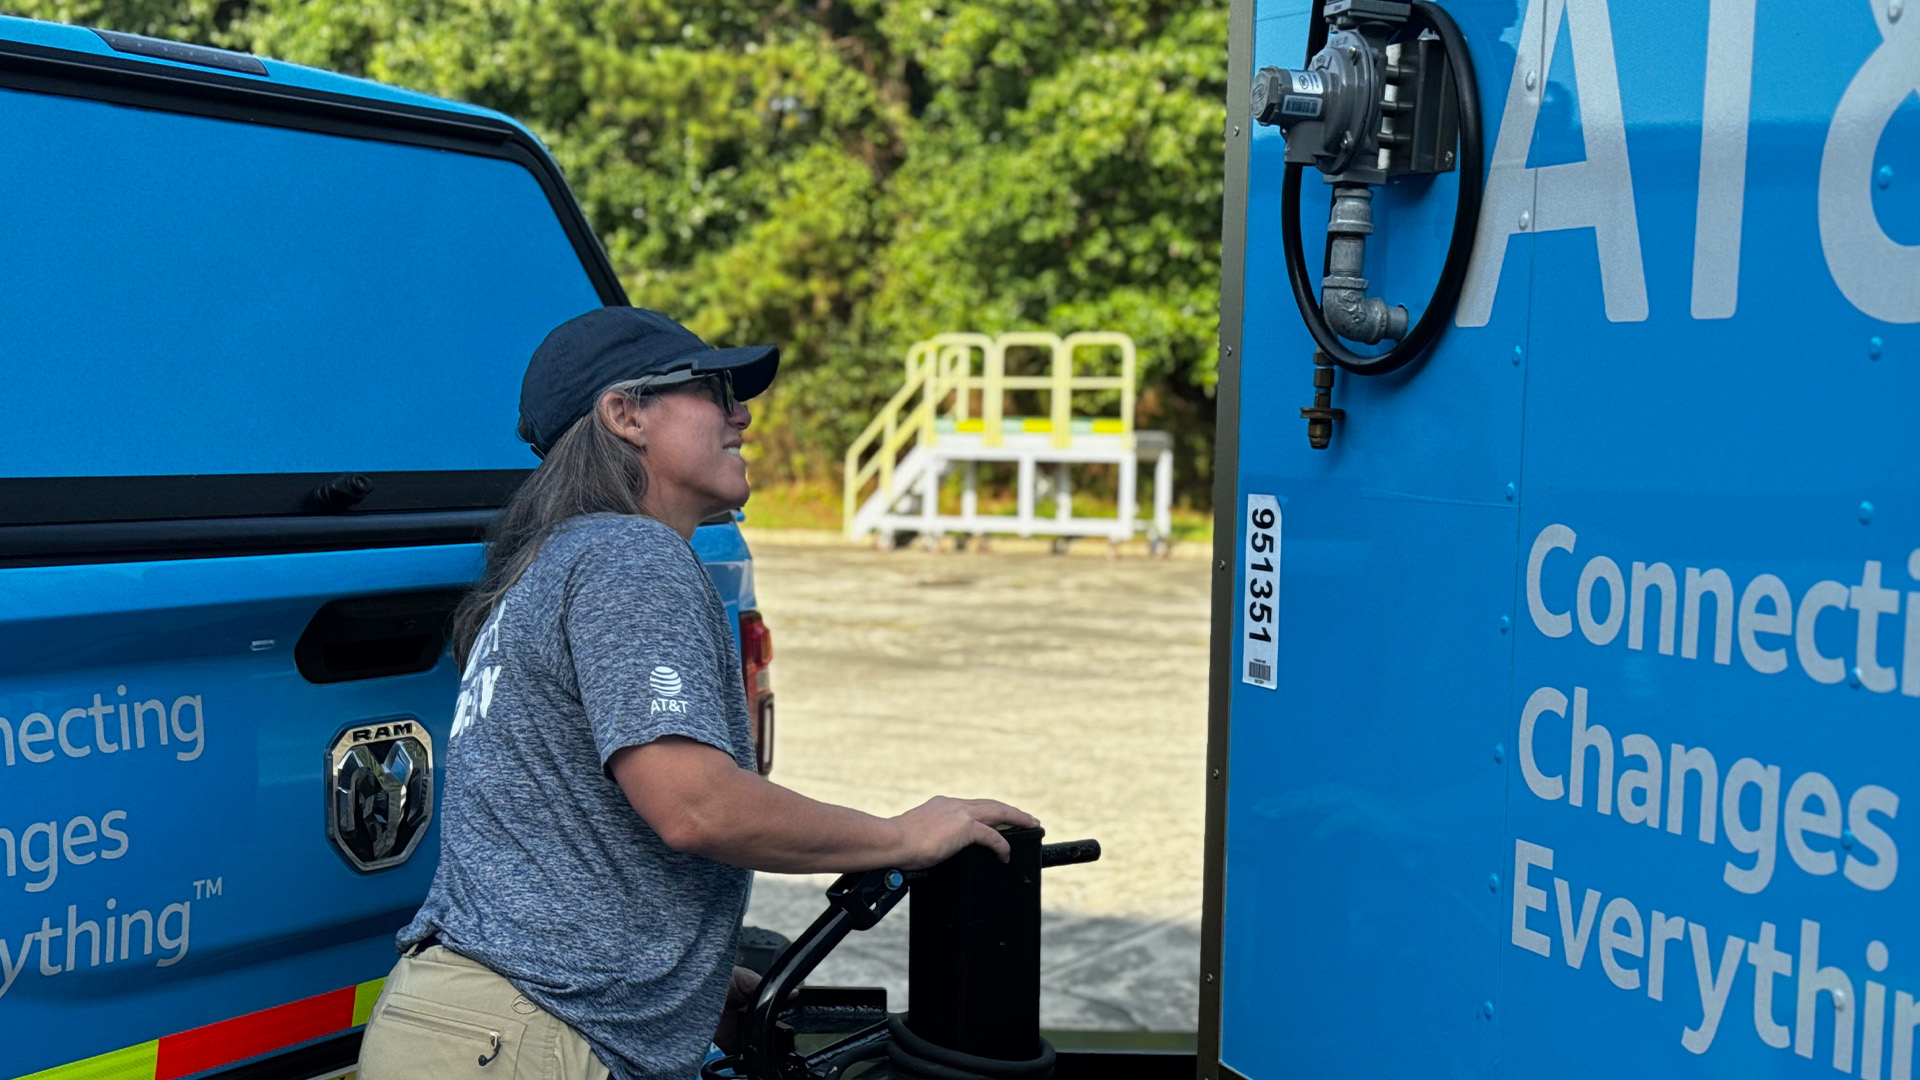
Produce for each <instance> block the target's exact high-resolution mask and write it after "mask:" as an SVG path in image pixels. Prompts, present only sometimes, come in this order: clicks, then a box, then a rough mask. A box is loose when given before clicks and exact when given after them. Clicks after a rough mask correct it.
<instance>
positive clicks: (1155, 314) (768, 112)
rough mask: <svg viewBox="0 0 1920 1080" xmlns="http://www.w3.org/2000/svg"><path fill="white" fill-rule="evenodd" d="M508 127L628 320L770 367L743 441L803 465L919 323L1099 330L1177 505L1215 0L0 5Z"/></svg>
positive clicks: (1204, 255) (1192, 413)
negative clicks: (1157, 439)
mask: <svg viewBox="0 0 1920 1080" xmlns="http://www.w3.org/2000/svg"><path fill="white" fill-rule="evenodd" d="M7 6H8V8H9V10H10V11H12V12H13V13H15V14H23V15H30V16H35V17H40V18H51V19H57V20H61V21H68V22H79V23H84V24H88V25H94V26H101V27H106V28H113V29H122V30H130V31H134V32H139V33H148V34H157V35H161V36H167V37H173V38H177V39H182V40H191V41H199V42H204V43H209V44H215V45H222V46H226V47H230V48H240V49H245V50H248V51H252V52H256V53H259V54H262V55H266V56H272V57H277V58H280V59H284V60H290V61H294V62H297V63H303V64H311V65H315V66H319V67H324V68H330V69H333V70H338V71H344V72H348V73H351V74H356V75H364V76H367V77H369V78H373V79H377V80H380V81H382V82H388V83H394V84H398V85H402V86H408V87H413V88H416V89H419V90H423V91H426V92H428V93H432V94H437V95H441V96H445V97H454V98H460V99H463V100H466V101H471V102H474V103H477V104H480V105H484V106H488V107H491V108H494V109H498V110H500V111H502V112H506V113H509V114H511V115H513V116H514V117H516V118H518V119H520V120H521V121H523V122H524V123H526V124H527V125H528V126H530V127H531V128H532V129H533V130H534V131H535V132H536V133H537V134H538V135H539V136H540V137H541V138H542V139H543V140H545V141H546V143H547V144H548V146H549V147H551V148H552V150H553V152H554V155H555V157H556V158H557V159H558V160H559V162H560V164H561V166H562V168H563V169H565V171H566V173H567V176H568V178H569V180H570V182H571V183H572V185H573V188H574V191H575V193H576V194H577V195H578V196H579V199H580V202H581V204H582V206H584V207H585V209H586V212H587V215H588V217H589V219H590V220H591V221H592V222H593V225H594V228H595V229H596V231H597V232H598V233H599V235H600V237H601V239H602V241H603V242H604V243H605V244H606V247H607V250H608V253H609V254H610V255H611V257H612V259H613V262H614V265H615V267H616V268H617V269H618V270H619V272H620V274H621V277H622V279H623V280H624V281H625V282H626V285H627V288H628V291H629V293H630V295H631V296H632V298H633V300H634V302H635V303H637V304H642V305H645V306H649V307H657V308H660V309H662V310H665V311H668V312H670V313H673V314H675V315H676V316H678V317H680V318H682V319H683V320H685V321H686V322H688V323H689V324H690V325H691V326H693V327H694V328H695V329H696V330H697V331H699V332H700V333H701V334H702V335H704V336H706V337H708V338H709V339H711V340H715V341H720V342H728V343H742V342H748V341H776V342H779V343H781V344H782V345H783V346H784V348H785V353H786V357H787V361H786V363H785V365H784V368H783V372H784V373H783V375H782V378H781V380H780V383H779V384H778V385H777V387H776V391H775V393H774V394H773V395H771V400H769V401H768V402H767V403H766V411H767V412H768V413H769V415H768V416H766V417H763V420H762V423H763V429H762V441H763V443H765V444H766V446H767V448H768V451H769V463H771V464H774V465H775V466H776V467H777V468H779V469H780V470H782V471H784V472H785V473H787V474H788V475H791V476H796V477H807V476H812V477H824V476H826V475H828V474H829V473H830V472H831V471H832V470H833V468H834V467H835V466H836V465H837V463H838V461H839V456H840V453H841V451H842V450H843V448H844V447H845V446H846V445H847V443H848V441H849V440H850V439H851V438H852V436H853V435H854V434H855V433H857V432H858V430H859V428H860V427H861V426H862V425H863V424H864V423H865V421H866V419H867V418H868V417H869V416H870V415H871V414H872V410H873V409H874V407H875V406H876V405H877V403H878V402H879V401H881V400H884V399H885V397H886V396H887V395H888V394H890V393H891V392H892V390H893V389H895V388H896V386H897V379H898V377H899V372H900V370H901V367H900V357H901V356H902V355H903V353H904V350H905V347H906V346H907V345H908V344H909V343H910V342H912V341H914V340H916V339H918V338H921V337H924V336H926V335H928V334H931V333H935V332H939V331H943V330H960V329H968V330H981V331H985V332H988V333H998V332H1001V331H1005V330H1014V329H1056V330H1062V331H1064V330H1072V329H1117V330H1124V331H1126V332H1128V333H1131V334H1132V335H1133V336H1134V338H1135V340H1136V341H1138V343H1139V344H1140V347H1141V358H1142V368H1143V372H1142V374H1143V379H1144V388H1143V395H1142V400H1141V421H1142V423H1143V425H1144V426H1158V427H1164V428H1169V429H1171V430H1173V431H1175V432H1176V434H1177V435H1178V436H1179V437H1180V443H1181V450H1182V452H1181V455H1180V456H1181V458H1182V465H1183V468H1182V470H1181V471H1182V473H1183V474H1184V476H1185V483H1184V484H1183V487H1184V489H1185V493H1186V495H1187V496H1188V497H1189V498H1195V499H1198V500H1200V501H1202V502H1204V500H1205V498H1206V490H1205V485H1204V481H1205V479H1206V476H1207V470H1208V465H1209V464H1210V456H1211V450H1210V447H1211V442H1212V440H1211V434H1212V414H1213V409H1212V388H1213V381H1214V356H1215V350H1216V343H1217V340H1218V339H1217V334H1216V322H1217V314H1216V313H1217V311H1218V303H1219V288H1218V276H1219V255H1220V248H1219V230H1220V210H1219V207H1220V197H1221V190H1222V174H1221V158H1222V148H1221V137H1222V126H1223V123H1224V120H1225V115H1224V107H1223V100H1224V96H1225V81H1224V73H1225V66H1226V36H1227V28H1226V22H1227V15H1226V10H1225V7H1226V5H1225V0H806V2H796V0H758V2H754V0H706V2H704V3H697V4H685V3H667V2H665V0H12V2H10V3H9V4H8V5H7Z"/></svg>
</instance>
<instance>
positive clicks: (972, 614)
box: [748, 531, 1208, 1031]
mask: <svg viewBox="0 0 1920 1080" xmlns="http://www.w3.org/2000/svg"><path fill="white" fill-rule="evenodd" d="M748 539H749V542H750V543H752V545H753V550H754V561H755V567H756V571H755V573H756V587H757V590H758V593H759V598H760V609H761V611H762V612H763V613H764V614H765V615H766V618H767V623H768V625H769V626H770V627H771V628H772V630H773V639H774V664H773V678H774V690H775V693H776V694H777V695H778V702H779V710H780V711H779V730H778V733H777V735H776V741H775V747H776V756H775V763H774V773H773V778H774V779H775V780H777V781H779V782H780V783H782V784H785V785H787V786H789V787H792V788H794V789H796V790H798V791H801V792H803V793H805V794H807V795H811V796H813V797H815V798H819V799H825V800H829V801H832V802H839V803H844V804H847V805H851V806H856V807H859V808H861V809H864V810H869V811H872V812H874V813H878V814H894V813H898V812H900V811H903V810H906V809H909V808H911V807H912V806H914V805H917V804H918V803H919V802H921V801H922V800H923V799H925V798H927V797H928V796H931V795H936V794H942V795H958V796H983V797H991V798H998V799H1002V800H1005V801H1007V802H1010V803H1013V804H1015V805H1017V806H1020V807H1021V808H1023V809H1025V810H1027V811H1029V812H1031V813H1033V814H1034V815H1035V816H1037V817H1039V818H1040V819H1041V820H1042V821H1043V822H1044V823H1045V824H1046V827H1047V834H1048V838H1049V839H1052V840H1067V839H1078V838H1081V837H1089V836H1090V837H1095V838H1097V839H1099V840H1100V842H1101V844H1102V846H1103V848H1104V851H1105V854H1104V856H1103V857H1102V859H1101V861H1100V862H1098V863H1095V864H1092V865H1087V866H1075V867H1066V868H1062V869H1060V870H1057V871H1053V872H1051V873H1049V875H1048V876H1047V879H1046V883H1045V889H1046V891H1045V894H1044V897H1043V902H1044V904H1045V907H1046V916H1045V924H1044V934H1043V936H1044V941H1045V944H1044V947H1043V956H1042V965H1043V972H1042V982H1043V999H1042V1021H1043V1023H1044V1024H1045V1025H1046V1026H1047V1027H1050V1028H1071V1029H1133V1030H1155V1031H1190V1030H1192V1029H1193V1027H1194V1023H1195V1009H1196V1007H1197V1000H1198V994H1197V985H1198V979H1199V954H1198V949H1199V919H1200V872H1201V863H1202V853H1201V834H1202V831H1203V830H1202V819H1203V799H1204V776H1203V763H1204V752H1205V747H1206V680H1207V588H1208V580H1207V578H1208V574H1207V566H1206V563H1205V562H1204V561H1200V560H1196V559H1191V558H1175V559H1170V560H1150V559H1142V558H1120V559H1106V558H1079V557H1058V556H1052V555H1047V554H1041V553H1031V549H1030V548H1029V549H1028V551H1027V552H1018V551H1016V552H1009V551H1008V550H1007V548H1008V547H1010V546H1011V545H1001V546H1000V547H999V548H997V549H996V550H995V551H994V552H993V553H992V554H985V555H982V554H954V553H946V554H930V553H927V552H923V551H919V550H899V551H893V552H888V553H879V552H874V551H870V550H865V549H857V548H850V547H846V546H842V545H838V544H834V545H823V544H821V543H819V542H818V540H817V539H816V540H813V541H812V542H809V541H808V540H806V539H805V538H802V537H793V536H783V535H779V534H755V533H754V532H751V531H749V533H748ZM1095 550H1097V551H1104V545H1101V546H1100V547H1099V548H1097V549H1095ZM1178 554H1189V553H1187V552H1180V553H1178ZM1201 554H1204V552H1202V553H1201ZM829 880H831V879H830V878H828V877H818V878H796V877H780V876H775V875H769V874H762V875H760V876H759V879H758V881H757V883H756V885H755V892H754V901H753V907H752V910H751V911H750V913H749V918H748V921H749V922H751V923H754V924H756V925H760V926H766V927H770V928H772V929H775V930H779V931H781V932H783V933H786V934H789V935H791V934H795V933H798V932H799V931H800V930H802V929H804V928H805V926H806V924H807V923H808V922H810V921H811V920H812V918H813V917H814V916H815V915H816V914H818V913H819V911H820V910H821V907H822V901H821V898H820V894H821V891H822V890H823V889H824V887H825V884H826V882H827V881H829ZM909 906H910V905H909ZM909 914H910V913H908V912H906V911H904V910H903V911H897V912H895V913H894V914H893V915H891V916H889V917H888V919H887V920H886V922H884V923H882V924H881V925H880V926H879V927H878V928H876V929H875V930H873V931H870V932H869V933H867V934H863V935H855V936H854V937H853V938H850V939H849V940H848V941H847V942H846V943H845V944H843V945H842V946H841V947H840V948H839V949H838V950H836V952H835V953H834V955H833V956H832V957H830V958H829V960H828V961H827V963H826V964H824V965H823V966H822V968H821V969H820V971H819V972H818V973H817V974H816V976H815V978H814V981H815V982H821V983H841V984H865V985H884V986H886V987H888V990H889V993H890V995H891V996H892V999H893V1001H892V1005H893V1007H894V1008H896V1009H898V1008H900V1007H902V1006H903V1004H904V1003H905V993H906V987H905V983H906V979H905V967H906V947H905V942H906V936H905V931H906V925H907V916H908V915H909Z"/></svg>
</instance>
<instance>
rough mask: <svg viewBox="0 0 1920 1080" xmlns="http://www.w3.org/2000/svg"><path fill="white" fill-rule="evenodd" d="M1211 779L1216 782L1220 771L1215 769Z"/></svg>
mask: <svg viewBox="0 0 1920 1080" xmlns="http://www.w3.org/2000/svg"><path fill="white" fill-rule="evenodd" d="M1213 778H1214V779H1215V780H1218V779H1220V770H1219V769H1215V770H1213Z"/></svg>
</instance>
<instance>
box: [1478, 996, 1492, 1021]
mask: <svg viewBox="0 0 1920 1080" xmlns="http://www.w3.org/2000/svg"><path fill="white" fill-rule="evenodd" d="M1480 1015H1481V1016H1484V1017H1486V1018H1487V1019H1489V1020H1491V1019H1493V1002H1491V1001H1483V1002H1481V1003H1480Z"/></svg>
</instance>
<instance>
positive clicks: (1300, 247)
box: [1199, 0, 1920, 1080]
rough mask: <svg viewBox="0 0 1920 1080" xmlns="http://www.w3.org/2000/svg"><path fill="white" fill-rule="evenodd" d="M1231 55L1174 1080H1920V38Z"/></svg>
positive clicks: (1534, 34)
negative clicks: (1199, 881)
mask: <svg viewBox="0 0 1920 1080" xmlns="http://www.w3.org/2000/svg"><path fill="white" fill-rule="evenodd" d="M1908 8H1913V10H1906V9H1908ZM1232 19H1233V22H1232V53H1231V59H1230V63H1231V66H1230V78H1229V86H1230V97H1229V107H1228V116H1227V131H1226V141H1227V166H1228V167H1227V185H1228V187H1227V190H1228V198H1227V205H1226V212H1225V217H1226V227H1225V235H1226V244H1225V250H1226V253H1227V257H1226V266H1225V270H1224V285H1225V288H1224V292H1223V317H1222V325H1221V334H1222V359H1221V397H1220V400H1221V414H1220V433H1221V447H1220V472H1219V475H1220V481H1219V483H1220V487H1219V493H1218V497H1217V501H1216V505H1217V506H1218V507H1219V513H1220V514H1221V520H1222V522H1223V523H1226V522H1237V524H1233V525H1224V524H1223V527H1222V529H1221V531H1220V536H1219V539H1218V541H1217V545H1218V546H1217V549H1216V556H1217V557H1216V562H1215V568H1216V571H1217V573H1216V584H1215V593H1214V596H1215V624H1214V629H1215V658H1214V668H1213V700H1212V725H1213V728H1212V730H1213V740H1212V748H1211V751H1210V761H1209V772H1210V781H1209V782H1210V802H1209V823H1208V827H1209V837H1210V850H1209V852H1208V880H1207V897H1208V903H1207V920H1206V934H1205V943H1204V953H1203V962H1202V971H1203V976H1202V978H1203V985H1202V1012H1201V1032H1200V1038H1201V1043H1200V1061H1199V1068H1200V1073H1201V1075H1202V1076H1218V1077H1222V1078H1226V1077H1244V1078H1247V1080H1271V1078H1276V1077H1282V1076H1297V1075H1317V1076H1494V1075H1523V1076H1564V1077H1581V1078H1587V1077H1591V1078H1598V1077H1612V1076H1623V1075H1631V1076H1636V1077H1647V1078H1666V1077H1675V1078H1679V1077H1706V1076H1743V1077H1744V1076H1769V1077H1776V1076H1777V1077H1809V1078H1812V1077H1825V1076H1840V1075H1844V1076H1853V1077H1859V1078H1862V1080H1913V1077H1914V1076H1915V1075H1916V1056H1917V1048H1916V1040H1917V1039H1920V879H1916V877H1915V873H1916V871H1915V868H1914V866H1913V863H1914V860H1915V859H1916V858H1920V802H1916V800H1920V468H1917V467H1916V456H1917V455H1916V452H1917V451H1920V425H1916V423H1915V415H1916V414H1915V410H1916V407H1920V328H1916V324H1917V323H1920V95H1916V92H1915V91H1916V87H1920V8H1914V6H1913V5H1911V4H1903V0H1844V2H1835V3H1822V4H1812V3H1760V2H1756V0H1706V2H1701V3H1694V4H1644V3H1626V2H1622V0H1614V2H1611V3H1610V2H1609V0H1447V2H1445V3H1443V4H1441V5H1439V6H1435V5H1432V4H1424V3H1416V4H1405V3H1394V2H1391V0H1325V2H1324V3H1312V4H1309V3H1307V2H1305V0H1236V2H1235V4H1234V7H1233V16H1232ZM1323 232H1324V235H1325V241H1324V245H1323V243H1322V239H1321V237H1322V234H1323ZM1308 253H1311V254H1312V257H1311V258H1309V257H1308Z"/></svg>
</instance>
